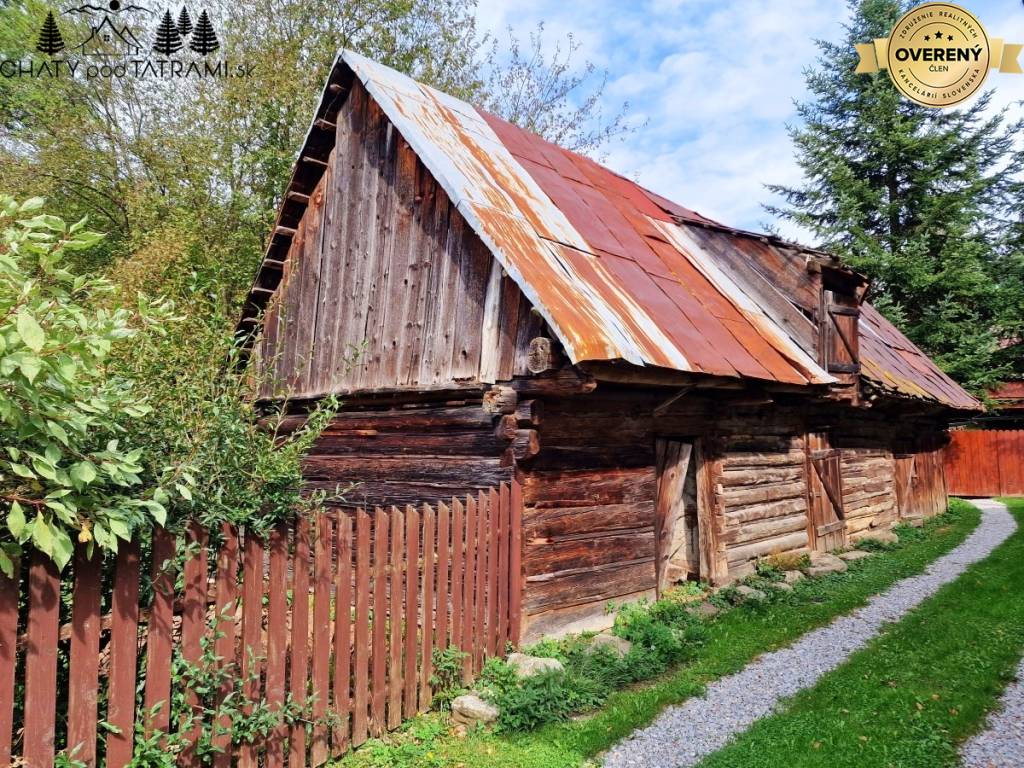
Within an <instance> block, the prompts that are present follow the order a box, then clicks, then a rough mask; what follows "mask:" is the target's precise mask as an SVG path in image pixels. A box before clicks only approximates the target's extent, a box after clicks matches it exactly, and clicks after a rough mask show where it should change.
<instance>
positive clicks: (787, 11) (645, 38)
mask: <svg viewBox="0 0 1024 768" xmlns="http://www.w3.org/2000/svg"><path fill="white" fill-rule="evenodd" d="M478 10H479V15H478V22H479V26H480V28H481V29H490V30H496V31H499V32H503V30H504V27H505V26H509V25H511V26H512V27H513V29H514V30H515V31H516V33H517V34H519V35H520V36H522V37H525V36H526V35H527V34H528V32H529V31H530V30H531V29H533V28H534V27H535V26H536V24H537V22H538V21H545V23H546V30H547V34H546V43H547V45H549V46H550V45H553V44H554V42H555V41H556V40H557V39H558V38H560V37H562V36H564V35H565V34H567V33H568V32H570V31H571V32H573V34H574V36H575V38H576V40H577V42H579V43H580V46H581V49H580V56H581V58H586V59H589V60H591V61H594V62H595V63H596V64H597V65H598V66H600V67H603V68H607V69H608V70H609V74H610V77H609V83H608V88H607V92H606V99H605V104H604V107H605V111H606V112H609V111H614V110H615V109H617V107H618V105H619V104H621V103H622V102H623V101H629V102H630V105H631V108H632V115H633V119H634V120H646V121H647V123H646V125H645V126H644V127H643V128H641V129H640V130H638V131H637V132H635V133H634V134H632V135H630V136H629V137H627V139H626V141H625V142H623V143H622V144H617V145H614V146H612V147H610V148H609V149H608V153H609V154H608V158H607V164H608V165H609V167H611V168H613V169H614V170H616V171H619V172H620V173H623V174H624V175H626V176H630V177H632V178H636V179H637V180H638V181H639V182H640V183H642V184H644V185H645V186H648V187H650V188H651V189H653V190H655V191H657V192H659V193H660V194H663V195H665V196H666V197H669V198H671V199H673V200H675V201H677V202H679V203H680V204H682V205H685V206H687V207H690V208H693V209H695V210H698V211H700V212H701V213H704V214H706V215H708V216H711V217H713V218H717V219H720V220H722V221H724V222H726V223H729V224H733V225H735V226H740V227H747V228H760V226H761V225H762V224H763V223H764V222H765V221H768V220H770V217H769V215H768V214H767V213H765V212H764V211H763V210H762V209H761V207H760V205H761V203H763V202H766V201H768V199H769V197H770V196H769V193H768V192H767V190H766V189H765V188H764V185H765V184H766V183H782V184H794V183H798V182H799V180H800V170H799V167H798V166H797V164H796V161H795V159H794V156H793V149H792V145H791V144H790V141H789V138H788V135H787V133H786V125H787V123H792V122H795V121H796V120H797V115H796V111H795V108H794V105H793V101H794V99H800V98H802V97H803V96H804V95H805V92H806V91H805V85H804V74H803V72H804V70H805V68H807V67H808V66H811V65H812V64H813V63H814V60H815V57H816V55H817V48H816V46H815V40H816V39H830V40H836V39H839V38H840V37H841V36H842V35H843V30H842V26H841V25H842V23H843V21H844V20H845V18H846V14H847V6H846V3H845V2H843V1H842V0H789V2H787V3H766V2H763V1H762V0H718V1H717V2H715V1H714V0H647V2H640V3H622V2H612V0H594V1H593V2H587V3H571V2H565V1H564V0H559V2H554V0H481V2H480V7H479V9H478ZM971 10H973V11H974V12H975V13H976V14H977V15H978V16H979V17H980V18H981V19H982V21H983V23H985V25H986V27H987V29H988V31H989V33H990V34H991V35H992V36H994V37H995V36H999V37H1004V38H1006V39H1008V40H1010V41H1012V42H1024V8H1022V7H1021V5H1020V4H1019V3H1017V2H1012V3H1011V2H1008V1H1007V0H982V2H976V3H973V4H971ZM987 85H989V86H990V87H995V89H996V97H995V101H996V102H997V103H998V104H999V105H1004V104H1011V103H1013V102H1015V101H1019V100H1021V99H1024V75H1005V74H1000V73H997V72H993V74H992V75H991V76H990V80H989V82H988V83H987ZM780 228H781V229H782V231H783V232H784V233H785V234H787V235H789V236H799V234H800V233H798V232H796V231H795V230H793V229H792V228H791V227H788V226H785V225H782V226H781V227H780ZM803 239H806V238H803Z"/></svg>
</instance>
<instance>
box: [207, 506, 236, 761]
mask: <svg viewBox="0 0 1024 768" xmlns="http://www.w3.org/2000/svg"><path fill="white" fill-rule="evenodd" d="M220 534H221V547H220V551H219V552H218V553H217V575H216V581H215V583H214V589H215V590H216V595H215V598H214V599H215V600H216V603H215V604H214V611H215V617H214V623H215V626H216V628H217V631H216V640H214V645H213V649H214V654H215V655H216V656H217V658H218V660H219V661H218V663H219V664H220V666H221V668H222V669H226V670H229V671H230V675H229V676H228V677H226V678H225V679H224V680H223V681H222V682H221V686H220V691H219V692H218V694H217V703H218V704H219V703H220V702H222V701H224V698H225V697H226V696H227V695H228V694H229V693H230V692H231V690H232V688H233V687H234V686H233V685H232V679H233V678H234V676H235V675H236V674H237V673H238V667H237V666H236V661H235V636H236V630H237V623H238V621H237V617H236V614H237V611H238V529H237V528H236V527H235V526H233V525H231V524H230V523H223V524H222V525H221V528H220ZM230 727H231V718H230V716H229V715H227V714H225V715H222V716H221V718H220V728H221V729H222V730H223V731H224V732H222V733H217V734H214V735H213V744H214V746H216V747H218V748H219V749H220V750H221V751H220V752H218V753H217V754H215V755H214V756H213V764H214V766H215V768H230V766H231V733H230V730H229V729H230Z"/></svg>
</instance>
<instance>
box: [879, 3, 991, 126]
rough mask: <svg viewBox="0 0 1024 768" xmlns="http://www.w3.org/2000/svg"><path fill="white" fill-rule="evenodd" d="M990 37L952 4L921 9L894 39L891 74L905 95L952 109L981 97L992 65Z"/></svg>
mask: <svg viewBox="0 0 1024 768" xmlns="http://www.w3.org/2000/svg"><path fill="white" fill-rule="evenodd" d="M990 56H991V50H990V48H989V40H988V35H987V34H985V30H984V28H983V27H982V26H981V22H980V21H978V19H977V18H975V17H974V15H973V14H971V13H970V12H969V11H965V10H964V9H963V8H961V7H960V6H958V5H953V4H952V3H925V4H924V5H919V6H917V7H916V8H914V9H913V10H911V11H908V12H907V13H906V14H904V15H903V17H902V18H900V20H899V21H897V22H896V26H895V27H893V30H892V34H891V35H890V36H889V49H888V53H887V58H888V69H889V76H890V77H891V78H892V82H893V84H895V86H896V87H897V88H898V89H899V91H900V93H902V94H903V95H904V96H906V97H907V98H908V99H910V100H911V101H916V102H917V103H918V104H923V105H924V106H926V107H950V106H952V105H954V104H959V103H960V102H961V101H963V100H964V99H966V98H968V97H970V96H971V95H972V94H973V93H975V92H976V91H977V90H978V89H979V88H981V84H982V83H983V82H985V76H986V75H988V70H989V66H990V61H989V58H990Z"/></svg>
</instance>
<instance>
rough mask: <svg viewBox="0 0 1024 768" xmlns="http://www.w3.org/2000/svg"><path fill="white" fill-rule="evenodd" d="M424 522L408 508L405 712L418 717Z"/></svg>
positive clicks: (404, 676) (406, 514) (406, 516)
mask: <svg viewBox="0 0 1024 768" xmlns="http://www.w3.org/2000/svg"><path fill="white" fill-rule="evenodd" d="M419 547H420V522H419V514H418V513H417V512H416V507H414V506H412V505H411V504H410V505H407V506H406V508H405V670H404V672H403V674H402V676H403V678H404V679H403V683H404V684H405V695H404V698H403V707H402V711H403V712H404V713H405V716H406V717H407V718H409V717H412V716H413V715H415V714H416V629H417V614H418V611H417V603H418V600H419V594H418V590H419V557H420V554H419V552H420V549H419Z"/></svg>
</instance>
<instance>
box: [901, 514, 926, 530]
mask: <svg viewBox="0 0 1024 768" xmlns="http://www.w3.org/2000/svg"><path fill="white" fill-rule="evenodd" d="M903 522H904V523H906V524H907V525H909V526H910V527H911V528H923V527H924V518H923V517H907V518H904V520H903Z"/></svg>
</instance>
